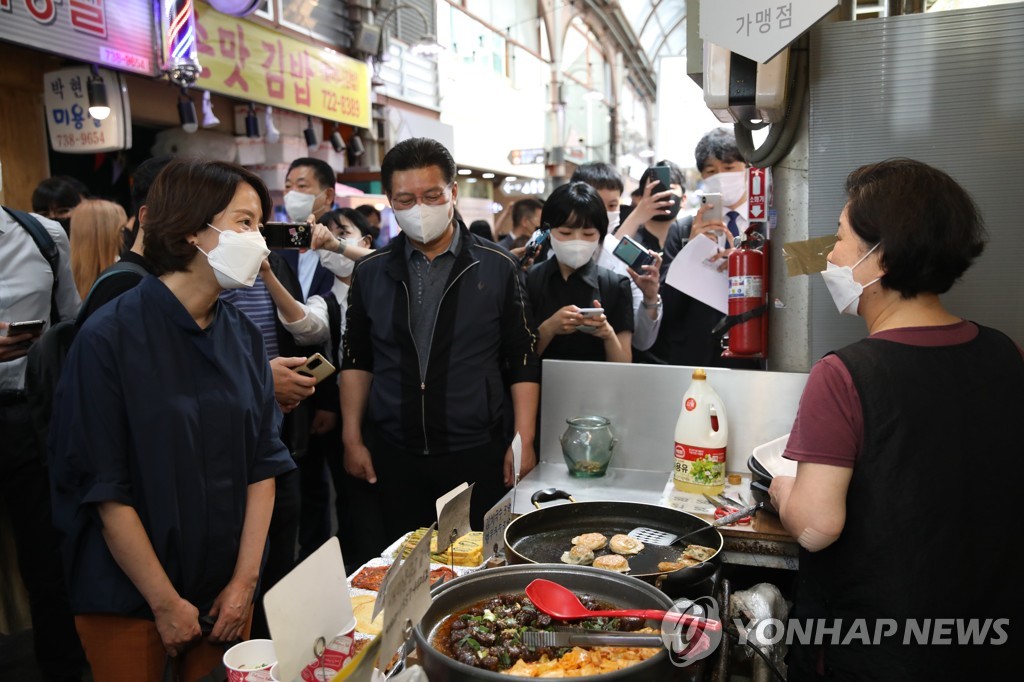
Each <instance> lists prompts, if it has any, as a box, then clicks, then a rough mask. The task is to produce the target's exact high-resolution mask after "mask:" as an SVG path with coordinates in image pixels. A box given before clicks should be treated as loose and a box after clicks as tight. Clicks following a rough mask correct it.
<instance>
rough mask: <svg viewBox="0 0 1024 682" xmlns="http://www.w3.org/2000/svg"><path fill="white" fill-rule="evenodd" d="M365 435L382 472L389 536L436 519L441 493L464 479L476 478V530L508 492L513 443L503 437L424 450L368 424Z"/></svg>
mask: <svg viewBox="0 0 1024 682" xmlns="http://www.w3.org/2000/svg"><path fill="white" fill-rule="evenodd" d="M363 439H364V442H365V443H366V446H367V448H368V449H369V451H370V455H371V456H372V457H373V468H374V471H376V472H377V484H376V487H377V488H378V491H379V494H380V496H381V500H382V512H383V520H384V531H385V532H386V533H387V535H388V538H389V542H393V541H394V540H397V539H398V538H399V537H400V536H401V535H403V534H405V533H407V532H409V531H411V530H415V529H417V528H421V527H426V526H429V525H430V524H431V523H434V522H435V521H437V509H436V507H435V502H436V501H437V498H439V497H441V495H444V494H445V493H447V492H448V491H449V490H451V489H452V488H454V487H455V486H457V485H459V484H460V483H462V482H466V483H475V484H476V485H475V486H474V487H473V498H472V502H471V504H470V511H469V520H470V525H471V526H472V527H473V530H483V528H484V514H486V513H487V511H488V510H489V509H490V508H491V507H493V506H494V505H495V503H497V501H498V500H500V499H501V497H502V496H503V495H504V494H505V481H504V474H503V471H502V466H503V464H504V461H505V451H506V450H507V449H508V443H505V442H504V441H494V442H491V443H488V444H486V445H483V446H481V447H478V448H473V449H470V450H462V451H460V452H451V453H443V454H437V455H423V454H420V453H415V452H409V451H407V450H403V449H400V448H395V447H394V446H391V445H388V444H387V443H386V442H385V441H384V440H383V439H381V438H380V437H379V436H377V435H376V434H374V433H373V431H372V430H371V429H365V430H364V435H363Z"/></svg>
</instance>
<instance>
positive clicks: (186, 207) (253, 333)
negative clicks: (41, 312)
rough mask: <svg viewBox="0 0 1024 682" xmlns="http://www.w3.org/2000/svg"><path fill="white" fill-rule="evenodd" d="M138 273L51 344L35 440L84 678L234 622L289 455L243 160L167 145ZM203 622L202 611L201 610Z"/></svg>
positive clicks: (209, 659)
mask: <svg viewBox="0 0 1024 682" xmlns="http://www.w3.org/2000/svg"><path fill="white" fill-rule="evenodd" d="M146 209H147V213H146V215H147V218H146V229H145V237H144V238H145V249H146V257H147V259H148V260H149V262H150V264H151V266H152V268H153V273H154V275H155V276H151V277H146V278H145V279H144V280H143V281H142V282H141V283H140V284H139V285H138V286H136V287H134V288H132V289H131V290H129V291H127V292H125V293H124V294H122V295H121V296H119V297H118V298H116V299H115V300H113V301H111V302H110V303H109V304H107V305H106V306H104V307H103V308H101V309H100V310H98V311H96V313H95V314H93V315H92V316H91V317H90V318H89V320H88V321H87V322H86V323H85V325H83V327H82V328H81V330H80V331H79V332H78V334H77V336H76V337H75V343H74V344H73V345H72V347H71V349H70V351H69V352H68V355H67V358H66V361H65V364H64V367H63V370H62V373H61V379H60V383H59V384H58V387H57V391H56V394H55V404H54V407H55V409H54V412H53V421H52V422H51V426H52V428H53V431H52V433H53V434H54V436H55V438H54V441H53V443H52V449H51V451H50V476H51V481H52V482H53V484H54V486H55V487H54V488H53V491H54V496H53V509H54V525H55V526H56V527H57V528H58V529H59V530H60V532H61V534H62V536H63V538H64V552H63V557H64V560H65V567H64V568H65V575H67V576H68V591H69V594H70V596H71V604H72V611H73V612H74V614H75V626H76V628H77V631H78V633H79V635H80V637H81V639H82V642H83V645H84V648H85V651H86V655H87V657H88V659H89V663H90V664H91V666H92V673H93V677H94V678H95V679H96V680H115V679H132V680H144V681H147V682H157V681H159V680H161V679H164V672H165V667H166V661H167V659H166V656H164V655H159V656H158V655H156V654H155V653H154V651H153V649H154V647H155V648H156V649H157V651H159V652H160V653H163V652H166V654H167V655H169V656H171V657H174V659H175V662H176V665H175V668H176V670H177V671H179V672H180V679H182V680H198V679H199V678H200V677H203V676H205V675H206V674H208V673H209V671H210V670H211V669H212V668H214V667H216V666H219V665H220V661H221V659H222V657H223V655H224V646H225V643H227V642H234V641H236V640H238V639H246V638H247V637H248V633H249V628H250V624H251V621H252V613H253V604H254V600H255V597H256V586H257V585H258V584H259V582H260V580H261V570H262V569H261V566H262V564H263V558H264V549H265V547H266V543H267V531H268V527H269V525H270V517H271V511H272V508H273V505H274V499H275V491H276V477H278V476H280V475H283V474H286V473H288V472H290V471H292V470H294V469H295V464H294V462H293V461H292V458H291V456H290V455H289V453H288V449H287V448H286V447H285V445H284V443H283V442H282V441H281V438H280V431H279V429H280V422H281V413H280V411H279V409H278V408H277V405H276V401H275V398H274V382H273V377H272V373H271V368H270V363H269V361H268V357H267V351H266V347H265V345H264V343H263V337H262V335H261V334H260V331H259V329H258V328H257V327H256V325H254V324H252V323H251V322H250V321H249V320H248V319H247V318H246V317H245V315H243V314H242V313H241V312H240V311H239V310H238V309H236V308H235V307H234V306H232V305H230V304H227V303H225V302H223V301H222V300H221V298H220V293H221V292H222V291H223V290H224V288H225V287H232V288H233V287H245V286H249V285H251V284H252V282H253V281H254V279H255V278H256V273H257V271H258V270H259V268H260V265H261V263H262V262H263V260H264V257H265V256H266V253H267V250H266V245H265V244H263V243H262V237H261V236H260V232H259V225H260V223H261V222H262V221H263V218H264V216H266V215H268V214H269V213H270V211H271V209H272V203H271V199H270V193H269V191H268V190H267V188H266V186H265V185H264V184H263V181H262V180H260V178H259V177H258V176H257V175H255V174H254V173H252V172H251V171H248V170H246V169H244V168H241V167H239V166H234V165H232V164H227V163H223V162H217V161H205V160H198V159H176V160H174V161H171V162H170V163H169V164H168V165H167V166H166V167H165V168H164V170H163V171H162V172H161V173H160V175H159V176H158V177H157V179H156V181H155V183H154V185H153V187H152V188H151V190H150V192H149V196H148V198H147V202H146ZM206 623H209V624H212V627H211V628H206V627H204V624H206Z"/></svg>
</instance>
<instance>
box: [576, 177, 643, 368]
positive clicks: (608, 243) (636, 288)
mask: <svg viewBox="0 0 1024 682" xmlns="http://www.w3.org/2000/svg"><path fill="white" fill-rule="evenodd" d="M569 181H570V182H585V183H587V184H588V185H590V186H591V187H593V188H594V189H596V190H597V193H598V195H599V196H600V197H601V201H603V202H604V207H605V210H606V211H607V212H608V234H606V235H605V236H604V239H603V240H602V241H601V246H600V247H599V248H598V249H597V264H598V265H600V266H602V267H605V268H608V269H609V270H612V271H614V272H617V273H619V274H621V275H627V276H628V277H629V278H630V284H629V290H630V293H631V294H632V296H633V348H635V349H636V350H639V351H645V350H647V349H648V348H650V347H651V346H652V345H653V344H654V341H655V339H657V338H658V329H659V328H660V327H661V317H662V313H661V310H662V306H661V295H660V294H659V291H658V290H659V288H660V286H661V281H660V270H661V254H659V253H657V252H653V253H652V255H653V256H654V263H652V264H651V265H645V266H643V271H642V272H634V271H633V270H632V269H630V268H629V267H628V266H627V265H626V264H625V263H623V262H622V261H621V260H619V259H618V258H617V257H615V256H614V255H613V254H614V252H615V247H616V246H618V244H619V240H618V239H617V238H616V237H615V234H614V233H615V228H617V227H618V226H619V216H620V212H619V209H620V203H619V202H620V198H621V197H622V192H623V190H624V189H625V187H624V185H623V183H622V176H620V175H619V172H618V171H617V170H615V167H614V166H612V165H611V164H610V163H603V162H600V161H597V162H594V163H585V164H583V165H582V166H579V167H578V168H577V169H576V170H575V171H573V174H572V177H571V178H570V179H569Z"/></svg>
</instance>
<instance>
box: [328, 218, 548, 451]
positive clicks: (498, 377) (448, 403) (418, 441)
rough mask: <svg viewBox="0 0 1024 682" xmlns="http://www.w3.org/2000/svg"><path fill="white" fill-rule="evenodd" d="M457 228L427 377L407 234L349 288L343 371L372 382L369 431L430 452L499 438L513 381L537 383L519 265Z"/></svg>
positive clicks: (365, 264) (362, 265)
mask: <svg viewBox="0 0 1024 682" xmlns="http://www.w3.org/2000/svg"><path fill="white" fill-rule="evenodd" d="M457 229H459V231H460V244H459V248H458V253H457V254H456V257H455V264H454V266H453V267H452V271H451V275H450V276H449V278H448V282H447V284H446V285H445V290H444V294H443V295H442V298H441V303H440V306H439V307H438V311H437V319H436V322H435V324H434V335H433V339H432V342H431V345H430V356H429V358H428V360H427V367H426V372H425V376H420V363H419V362H418V357H419V356H418V352H419V350H418V349H417V348H416V343H415V341H414V339H413V335H412V330H411V315H410V304H411V298H410V295H409V265H408V262H407V260H406V257H405V246H406V237H405V235H404V234H399V235H398V236H397V237H395V239H393V240H392V241H391V243H390V244H388V246H387V247H385V248H383V249H381V250H379V251H377V252H375V253H373V254H371V255H369V256H367V257H366V258H364V259H362V260H361V261H359V262H358V263H357V264H356V268H355V271H354V273H353V275H352V288H351V289H350V290H349V303H348V317H347V318H346V319H347V321H346V324H345V343H344V351H343V352H344V357H343V358H342V370H343V371H344V370H347V369H359V370H363V371H366V372H370V373H372V374H373V381H372V383H371V385H370V394H369V396H368V400H367V404H366V413H365V415H364V417H363V425H364V428H366V427H369V428H373V429H374V430H375V431H376V432H377V433H378V434H379V435H380V436H381V437H383V438H384V439H385V440H387V441H389V442H391V443H392V444H393V445H395V446H398V447H401V448H403V449H406V450H411V451H417V452H423V453H424V454H430V453H443V452H458V451H460V450H466V449H470V448H475V447H480V446H482V445H485V444H487V443H490V442H494V441H495V440H496V439H498V438H502V437H503V431H504V429H503V424H502V417H503V412H502V410H503V404H504V403H505V383H506V381H507V383H508V384H516V383H520V382H532V383H539V382H540V360H539V359H538V357H537V349H536V345H537V334H536V326H535V325H534V324H533V319H532V316H531V314H530V307H529V302H528V300H527V297H526V292H525V290H524V288H523V286H522V283H521V281H520V278H519V264H518V263H517V262H516V260H515V259H514V258H513V257H512V256H511V255H510V254H509V253H508V251H505V250H504V249H502V248H500V247H498V246H496V245H495V244H493V243H490V242H485V241H484V240H482V239H480V238H479V237H477V236H475V235H473V234H472V233H471V232H470V231H469V230H468V229H466V226H465V225H463V224H462V223H461V222H459V223H458V228H457ZM342 409H344V406H342Z"/></svg>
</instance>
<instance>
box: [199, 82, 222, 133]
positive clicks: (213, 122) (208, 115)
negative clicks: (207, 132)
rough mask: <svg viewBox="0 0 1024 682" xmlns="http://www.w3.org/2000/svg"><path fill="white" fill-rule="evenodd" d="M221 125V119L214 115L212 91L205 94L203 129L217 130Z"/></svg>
mask: <svg viewBox="0 0 1024 682" xmlns="http://www.w3.org/2000/svg"><path fill="white" fill-rule="evenodd" d="M219 125H220V119H219V118H217V114H215V113H213V102H212V101H210V91H209V90H206V91H205V92H203V127H204V128H216V127H217V126H219Z"/></svg>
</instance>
